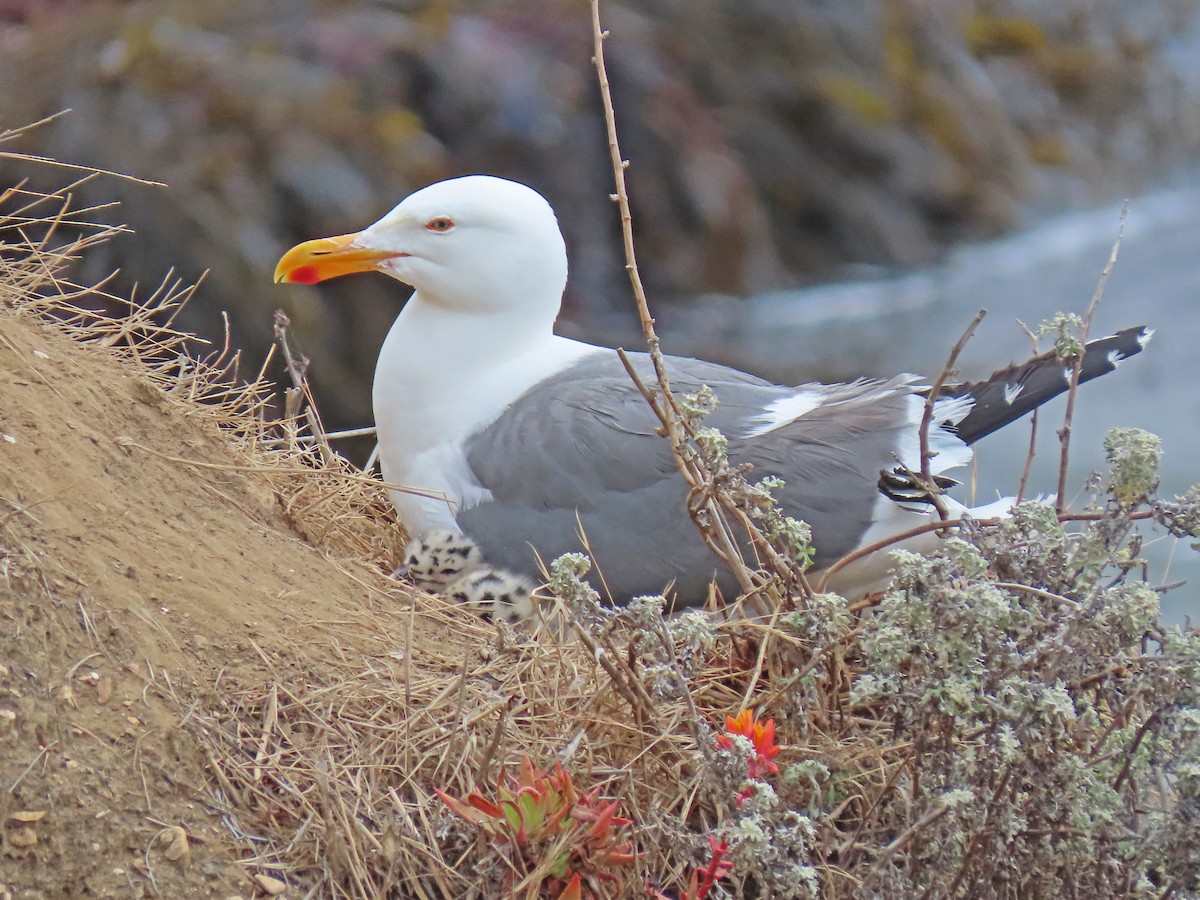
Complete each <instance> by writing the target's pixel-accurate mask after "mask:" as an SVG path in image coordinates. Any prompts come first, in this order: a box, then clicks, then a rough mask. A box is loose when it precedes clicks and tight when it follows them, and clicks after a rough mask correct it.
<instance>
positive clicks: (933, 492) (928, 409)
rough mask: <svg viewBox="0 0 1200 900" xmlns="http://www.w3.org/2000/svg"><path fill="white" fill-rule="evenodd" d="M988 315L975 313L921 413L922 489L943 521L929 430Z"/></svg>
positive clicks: (985, 312)
mask: <svg viewBox="0 0 1200 900" xmlns="http://www.w3.org/2000/svg"><path fill="white" fill-rule="evenodd" d="M986 315H987V310H986V309H981V310H979V312H977V313H975V318H973V319H972V320H971V324H970V325H968V326H967V329H966V331H964V332H963V333H962V337H960V338H959V339H958V340H957V341H956V342H955V344H954V346H953V347H951V348H950V356H949V357H948V358H947V359H946V364H945V365H944V366H942V371H941V372H939V373H938V377H937V378H935V379H934V380H933V384H932V385H931V386H930V388H929V394H928V395H927V396H926V397H925V409H924V411H923V412H922V413H921V430H920V432H919V435H920V446H921V464H920V465H921V487H922V488H923V489H924V490H926V491H927V492H928V493H929V500H930V502H931V503H932V504H933V508H934V509H936V510H937V513H938V518H940V519H941V520H942V521H945V520H946V519H947V518H949V514H948V513H947V512H946V504H945V503H943V502H942V498H941V497H940V496H939V495H940V493H941V488H939V487H938V486H937V484H936V483H935V482H934V480H933V473H932V472H931V470H930V462H931V460H932V459H933V457H934V454H933V452H932V451H930V449H929V428H930V426H931V425H932V424H933V408H934V406H935V405H936V403H937V398H938V394H940V393H941V392H942V388H943V387H945V386H946V380H947V379H948V378H949V377H950V376H951V374H953V372H954V365H955V363H957V362H958V355H959V354H960V353H962V351H963V347H965V346H967V341H969V340H970V339H971V335H973V334H974V333H975V329H976V328H978V327H979V323H980V322H982V321H983V318H984V316H986Z"/></svg>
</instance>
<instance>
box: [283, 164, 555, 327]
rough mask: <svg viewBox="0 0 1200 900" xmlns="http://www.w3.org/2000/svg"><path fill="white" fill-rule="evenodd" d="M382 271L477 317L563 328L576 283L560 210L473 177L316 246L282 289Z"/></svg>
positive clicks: (535, 196)
mask: <svg viewBox="0 0 1200 900" xmlns="http://www.w3.org/2000/svg"><path fill="white" fill-rule="evenodd" d="M365 271H378V272H383V273H385V274H387V275H391V276H392V277H393V278H396V279H397V280H399V281H402V282H404V283H405V284H409V285H412V287H413V288H414V289H415V290H416V296H417V297H419V298H420V300H421V301H423V302H425V303H429V304H432V305H435V306H438V307H440V308H443V309H445V310H449V311H457V312H463V313H469V314H484V315H486V314H489V313H498V314H505V315H513V314H518V315H519V314H523V313H528V314H530V315H531V316H533V317H535V318H538V319H543V320H544V319H546V318H547V317H548V318H549V321H551V322H552V321H553V319H554V317H555V316H556V315H557V314H558V308H559V305H560V303H561V301H562V293H563V288H564V287H565V286H566V281H567V253H566V248H565V246H564V244H563V239H562V233H561V232H560V231H559V227H558V220H557V219H556V218H555V216H554V210H552V209H551V208H550V204H549V203H547V202H546V200H545V198H543V197H542V195H541V194H539V193H538V192H537V191H535V190H533V189H532V188H528V187H526V186H525V185H523V184H518V183H517V182H515V181H507V180H505V179H503V178H494V177H492V176H489V175H468V176H466V177H464V178H454V179H451V180H449V181H440V182H438V183H436V184H431V185H430V186H429V187H426V188H423V189H421V190H419V191H417V192H416V193H415V194H412V195H410V196H409V197H407V198H406V199H405V200H404V201H402V202H401V203H400V205H398V206H397V207H396V208H395V209H393V210H392V211H391V212H389V213H388V214H387V215H385V216H384V217H383V218H382V219H380V220H379V221H378V222H376V223H375V224H374V225H371V226H369V227H368V228H365V229H364V230H362V231H360V232H357V233H355V234H345V235H340V236H338V237H332V238H320V239H318V240H315V241H307V242H305V243H303V244H300V245H299V246H297V247H293V248H292V249H291V250H289V251H288V252H287V253H286V254H285V255H284V256H283V258H282V259H281V260H280V261H279V265H278V267H277V268H276V269H275V280H276V281H277V282H296V283H302V284H315V283H316V282H318V281H325V280H326V279H329V278H336V277H337V276H339V275H346V274H349V273H352V272H365Z"/></svg>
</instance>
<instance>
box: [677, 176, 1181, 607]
mask: <svg viewBox="0 0 1200 900" xmlns="http://www.w3.org/2000/svg"><path fill="white" fill-rule="evenodd" d="M1119 227H1120V209H1119V207H1112V208H1108V209H1102V210H1098V211H1092V212H1086V213H1072V214H1069V215H1064V216H1062V217H1059V218H1057V219H1052V220H1049V221H1045V222H1043V223H1042V224H1040V225H1038V226H1036V227H1035V228H1033V229H1032V230H1030V231H1028V232H1026V233H1024V234H1020V235H1017V236H1014V237H1010V238H1006V239H1003V240H1000V241H996V242H993V243H990V244H984V245H977V246H973V247H968V248H964V249H961V250H959V251H956V252H955V253H954V254H952V255H951V256H950V257H949V258H948V260H947V261H946V262H944V263H943V264H941V265H938V266H936V267H934V268H931V269H926V270H921V271H916V272H910V273H906V274H902V275H896V276H893V277H886V278H872V279H869V280H862V281H854V282H844V283H839V284H830V285H824V286H821V287H816V288H811V289H807V290H799V291H788V292H779V293H773V294H769V295H762V296H758V297H754V298H750V299H748V300H733V299H728V298H713V299H711V300H708V301H705V302H704V303H702V304H701V306H700V307H699V309H697V308H691V309H689V310H688V311H687V314H686V317H684V316H682V315H681V316H679V317H678V318H677V319H676V318H673V317H671V316H663V317H662V325H663V334H664V339H665V341H666V346H667V347H668V349H669V350H670V352H672V353H677V354H685V355H696V356H702V357H706V358H709V359H716V360H719V361H722V362H726V363H729V364H732V365H737V366H738V367H740V368H744V369H748V370H750V371H754V372H757V373H760V374H763V375H765V376H767V377H770V378H773V379H776V380H779V381H783V382H785V383H796V382H800V381H811V380H816V379H820V380H846V379H852V378H855V377H859V376H864V375H865V376H881V377H882V376H890V375H893V374H895V373H897V372H901V371H908V372H914V373H918V374H922V375H926V376H928V377H930V378H932V377H933V376H934V375H936V374H937V372H938V371H939V370H940V369H941V367H942V364H943V363H944V361H945V357H946V354H947V353H948V352H949V348H950V346H951V345H952V344H953V343H954V341H955V340H957V338H958V337H959V335H960V334H961V333H962V331H963V329H964V328H965V327H966V325H967V324H968V323H969V321H970V319H971V316H972V315H973V314H974V313H975V311H976V310H977V309H979V308H981V307H983V308H986V309H987V310H988V317H987V319H986V320H985V321H984V323H983V325H982V326H981V327H980V328H979V330H978V331H977V332H976V335H975V337H974V339H973V340H972V341H971V343H970V344H968V346H967V348H966V350H965V351H964V353H963V355H962V357H961V358H960V362H959V365H958V371H959V374H960V376H961V377H964V378H977V377H980V376H982V375H986V374H988V373H989V372H991V371H992V370H994V369H996V368H999V367H1001V366H1003V365H1005V364H1007V363H1009V362H1011V361H1013V360H1019V359H1022V358H1024V357H1026V356H1028V355H1029V350H1030V346H1029V341H1028V338H1027V337H1026V336H1025V335H1024V334H1023V333H1022V332H1021V331H1020V329H1019V328H1018V327H1017V325H1016V324H1015V322H1014V320H1015V319H1020V320H1022V321H1024V322H1026V323H1027V324H1029V325H1030V326H1031V327H1034V328H1036V326H1037V324H1038V323H1039V322H1040V321H1042V320H1043V319H1047V318H1049V317H1050V316H1051V315H1053V314H1054V313H1055V312H1056V311H1058V310H1064V311H1075V312H1080V313H1082V312H1083V311H1084V310H1085V309H1086V308H1087V305H1088V302H1089V301H1090V299H1091V297H1092V295H1093V293H1094V292H1095V290H1096V286H1097V284H1098V282H1099V278H1100V273H1101V272H1102V271H1103V270H1104V267H1105V264H1106V263H1107V261H1108V258H1109V254H1110V252H1111V250H1112V246H1113V243H1114V241H1115V239H1116V237H1117V234H1118V229H1119ZM685 319H686V321H685ZM1130 325H1149V326H1150V327H1152V328H1154V329H1155V330H1156V333H1155V336H1154V339H1153V340H1152V341H1151V342H1150V344H1149V345H1148V347H1147V349H1146V351H1145V352H1143V353H1142V354H1141V355H1140V356H1138V357H1136V358H1134V359H1131V360H1129V361H1127V362H1126V363H1124V364H1123V365H1122V367H1121V369H1120V370H1119V371H1118V372H1114V373H1112V374H1110V375H1107V376H1105V377H1104V378H1103V379H1101V380H1099V381H1096V382H1092V383H1090V384H1088V385H1085V386H1084V387H1082V388H1081V389H1080V394H1079V398H1078V401H1077V403H1076V410H1075V427H1074V433H1073V436H1072V441H1071V466H1072V468H1071V480H1070V484H1071V485H1072V487H1073V489H1076V490H1078V489H1080V488H1081V486H1082V484H1083V482H1084V479H1085V477H1086V475H1087V473H1088V471H1089V470H1090V469H1098V470H1103V468H1104V454H1103V450H1102V448H1101V442H1102V441H1103V439H1104V435H1105V432H1106V431H1107V430H1108V429H1109V428H1111V427H1114V426H1122V427H1137V428H1144V429H1146V430H1148V431H1152V432H1154V433H1155V434H1157V435H1159V436H1160V437H1161V438H1162V440H1163V447H1164V450H1165V453H1164V457H1163V466H1162V485H1161V488H1160V493H1161V494H1162V495H1163V496H1171V495H1174V494H1178V493H1182V492H1183V491H1184V490H1186V489H1187V487H1188V486H1189V485H1191V484H1193V483H1196V482H1198V481H1200V187H1196V186H1192V185H1189V186H1186V187H1181V188H1176V189H1172V190H1164V191H1161V192H1158V193H1155V194H1150V195H1146V196H1143V197H1140V198H1138V199H1137V200H1135V201H1133V202H1132V203H1131V204H1130V208H1129V214H1128V218H1127V220H1126V223H1125V234H1124V239H1123V241H1122V243H1121V247H1120V254H1119V258H1118V262H1117V265H1116V267H1115V269H1114V270H1113V272H1112V274H1111V276H1110V277H1109V278H1108V280H1107V282H1106V284H1105V289H1104V297H1103V299H1102V300H1101V304H1100V307H1099V312H1098V313H1097V316H1096V320H1095V324H1094V325H1093V328H1092V336H1094V337H1099V336H1101V335H1104V334H1108V333H1110V332H1112V331H1115V330H1117V329H1119V328H1124V327H1127V326H1130ZM1043 344H1044V345H1047V346H1048V343H1047V342H1045V341H1044V342H1043ZM1063 409H1064V401H1063V400H1062V399H1059V400H1058V401H1055V402H1054V403H1051V404H1049V405H1047V406H1046V407H1044V408H1043V413H1042V414H1041V422H1042V424H1041V428H1040V434H1039V442H1038V455H1037V458H1036V460H1035V464H1034V469H1033V475H1032V478H1031V482H1030V488H1029V492H1030V493H1031V494H1037V493H1052V492H1053V491H1054V489H1055V486H1056V483H1057V471H1058V457H1059V448H1058V440H1057V437H1056V435H1055V433H1054V432H1055V429H1056V428H1057V427H1058V425H1059V424H1060V423H1061V421H1062V415H1063ZM1028 445H1029V428H1028V426H1027V425H1026V424H1025V423H1018V424H1014V425H1012V426H1009V427H1008V428H1006V429H1004V430H1003V431H1001V432H999V433H997V434H995V435H993V436H991V437H988V438H986V439H984V440H983V441H981V442H980V443H979V444H978V445H977V446H976V450H977V459H978V472H977V481H976V492H977V493H976V497H977V499H978V501H980V502H982V501H984V500H988V499H991V498H993V497H995V496H996V495H997V494H998V493H1000V492H1003V493H1006V494H1011V493H1013V492H1014V491H1015V488H1016V485H1017V484H1018V482H1019V479H1020V473H1021V469H1022V467H1023V465H1024V461H1025V455H1026V452H1027V450H1028ZM963 477H965V478H967V479H969V477H970V476H969V474H967V475H965V476H963ZM1153 538H1157V540H1154V541H1153V543H1150V541H1151V539H1153ZM1147 544H1148V546H1147V547H1146V550H1145V555H1146V556H1147V557H1148V558H1150V559H1151V562H1152V564H1153V568H1152V577H1154V578H1155V580H1156V581H1157V582H1159V583H1165V582H1172V581H1177V580H1179V579H1183V578H1186V579H1187V580H1188V584H1187V585H1185V586H1184V587H1182V588H1179V589H1176V590H1174V591H1172V592H1171V593H1170V594H1168V595H1167V596H1166V597H1165V598H1164V602H1163V607H1164V613H1165V615H1166V618H1167V619H1168V620H1169V621H1175V622H1179V621H1182V620H1183V619H1184V618H1185V617H1190V618H1191V619H1192V620H1193V621H1200V553H1197V552H1195V551H1193V550H1191V549H1190V547H1189V546H1188V543H1187V542H1181V541H1175V540H1174V539H1172V538H1169V537H1163V536H1162V534H1161V530H1160V531H1158V532H1156V533H1149V534H1147Z"/></svg>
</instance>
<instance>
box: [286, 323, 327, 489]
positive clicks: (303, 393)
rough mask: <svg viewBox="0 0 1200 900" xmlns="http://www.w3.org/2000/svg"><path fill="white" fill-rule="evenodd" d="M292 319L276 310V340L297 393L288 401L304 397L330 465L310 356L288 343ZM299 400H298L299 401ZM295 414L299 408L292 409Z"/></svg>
mask: <svg viewBox="0 0 1200 900" xmlns="http://www.w3.org/2000/svg"><path fill="white" fill-rule="evenodd" d="M291 324H292V321H291V319H289V318H288V317H287V314H286V313H285V312H284V311H283V310H281V309H277V310H275V340H276V341H277V342H278V344H279V349H280V350H282V351H283V359H284V362H285V363H286V364H287V371H288V375H289V376H290V377H291V379H292V385H293V386H294V389H295V391H296V392H297V393H296V395H289V397H288V402H289V404H290V403H291V402H292V396H297V397H303V398H304V399H305V400H306V401H307V402H306V403H305V409H304V416H305V418H306V419H307V420H308V427H309V430H310V431H311V432H312V435H313V438H314V439H315V440H316V442H317V448H318V449H319V450H320V452H321V461H322V462H323V463H325V464H326V465H328V464H329V463H330V462H332V460H333V448H332V447H331V446H330V445H329V441H328V439H327V438H326V437H325V428H324V427H323V426H322V425H321V419H320V417H319V416H318V415H317V408H316V406H315V405H314V404H313V402H312V393H311V391H310V390H309V387H308V357H306V356H299V357H298V356H296V355H295V354H293V353H292V348H291V347H290V346H289V345H288V328H290V327H291ZM297 402H298V401H297ZM290 412H291V414H292V415H293V416H294V415H295V414H296V413H298V412H299V410H294V411H290Z"/></svg>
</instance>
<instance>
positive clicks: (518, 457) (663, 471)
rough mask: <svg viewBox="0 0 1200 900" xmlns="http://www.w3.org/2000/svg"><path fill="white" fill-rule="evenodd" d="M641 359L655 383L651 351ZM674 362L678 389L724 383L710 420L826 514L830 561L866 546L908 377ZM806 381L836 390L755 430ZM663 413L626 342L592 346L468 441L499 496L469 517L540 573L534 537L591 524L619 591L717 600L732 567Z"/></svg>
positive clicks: (507, 554) (503, 551)
mask: <svg viewBox="0 0 1200 900" xmlns="http://www.w3.org/2000/svg"><path fill="white" fill-rule="evenodd" d="M631 359H632V361H633V363H634V365H635V368H637V369H638V371H639V375H640V376H641V377H642V378H643V379H644V380H646V381H647V382H648V383H649V382H652V381H653V372H652V368H651V366H650V362H649V359H648V357H646V355H645V354H631ZM668 368H669V370H670V371H671V374H672V387H673V388H675V389H676V391H677V392H679V393H686V392H689V391H694V390H696V389H698V388H699V387H700V386H701V385H707V386H708V387H710V388H711V389H712V390H713V391H714V392H715V393H716V395H717V398H718V400H719V405H718V406H717V409H716V410H715V411H714V412H713V413H712V414H711V415H710V416H708V417H707V418H706V420H705V423H706V424H708V425H711V426H713V427H715V428H718V429H720V430H721V431H722V432H723V433H724V434H725V435H726V436H727V437H728V438H729V439H730V455H731V457H732V458H733V459H734V460H735V461H736V462H749V463H752V464H753V465H754V470H753V471H752V473H751V476H750V477H751V478H752V479H755V480H757V479H759V478H762V477H765V476H767V475H775V476H777V477H779V478H782V479H783V480H784V482H785V486H784V487H783V488H781V489H780V490H778V491H777V492H776V496H777V498H778V499H779V500H780V501H781V503H782V505H783V506H784V508H785V510H786V511H787V512H788V513H789V514H791V515H794V516H796V517H798V518H802V519H804V520H805V521H807V522H809V524H811V525H812V526H813V530H814V536H815V538H814V544H815V548H816V550H817V555H818V560H817V562H818V565H822V564H828V563H829V562H831V561H832V560H834V559H837V558H838V557H840V556H841V555H843V554H844V553H846V552H848V551H849V550H852V549H853V548H854V547H855V546H857V544H858V542H859V539H860V538H861V537H862V535H863V533H864V532H865V531H866V529H867V528H868V527H869V526H870V524H871V521H872V518H873V512H874V510H875V507H876V503H877V498H878V497H879V493H878V481H879V472H880V470H881V469H885V468H887V469H890V468H891V467H892V466H894V465H895V458H894V448H895V447H896V446H897V442H896V441H897V436H898V433H899V431H900V430H901V429H902V428H904V427H905V426H906V422H907V418H908V412H907V404H908V402H909V401H908V400H907V395H908V394H909V393H910V389H909V388H908V385H907V382H906V381H903V380H896V381H893V382H889V383H887V384H877V383H866V382H860V383H857V384H853V385H841V386H837V387H832V388H826V387H820V386H810V387H805V388H801V389H794V388H786V387H780V386H777V385H773V384H771V383H769V382H767V381H763V380H762V379H759V378H755V377H754V376H751V375H747V374H745V373H743V372H739V371H737V370H735V369H729V368H726V367H724V366H718V365H715V364H713V363H706V362H701V361H698V360H691V359H683V358H678V357H669V358H668ZM798 390H804V391H809V392H812V391H821V392H822V394H823V396H822V402H821V403H820V404H819V405H818V406H817V407H816V408H815V409H813V410H811V411H810V412H807V413H805V414H804V415H802V416H800V417H799V418H797V419H796V420H795V421H793V422H791V423H788V424H785V425H783V426H781V427H778V428H775V429H772V430H770V431H767V432H765V433H762V434H758V435H757V436H754V437H747V436H746V435H747V433H748V432H751V431H753V430H754V426H755V424H756V422H758V421H760V417H761V416H762V414H763V412H764V409H765V408H766V407H768V406H769V405H770V404H771V403H773V402H775V401H778V400H782V399H785V398H788V397H791V396H794V395H795V394H796V393H797V391H798ZM657 425H658V420H657V419H656V418H655V416H654V414H653V412H652V411H651V410H650V408H649V407H648V405H647V404H646V402H645V400H644V399H643V398H642V396H641V395H640V394H639V393H638V391H637V388H636V387H635V386H634V384H633V383H632V381H631V380H630V378H629V375H628V374H627V373H626V372H625V369H624V366H623V365H622V364H621V362H620V360H619V358H618V357H617V355H616V353H607V352H605V353H601V354H596V355H595V356H593V357H589V358H588V359H586V360H584V361H583V362H581V363H579V364H577V365H575V366H573V367H571V368H569V369H567V370H565V371H564V372H561V373H559V374H558V375H556V376H554V377H552V378H550V379H547V380H546V381H545V382H542V383H541V384H539V385H537V386H536V387H534V388H532V389H530V390H529V391H527V392H526V393H525V394H524V395H522V396H521V397H520V398H518V399H517V401H516V402H515V403H514V404H513V405H512V406H511V407H509V408H508V410H506V411H505V413H504V414H503V415H502V416H501V417H500V418H499V419H498V420H497V421H496V422H495V423H493V424H492V425H490V426H489V427H488V428H486V429H484V430H483V431H482V432H480V433H479V434H478V435H476V436H474V437H473V438H472V439H470V440H469V441H468V445H467V462H468V465H469V466H470V468H471V470H472V472H473V473H474V475H475V477H476V478H477V479H478V481H479V483H480V484H482V485H483V486H484V487H486V488H487V489H488V490H489V491H490V492H491V495H492V499H491V500H490V501H489V502H487V503H483V504H480V505H478V506H475V507H473V508H471V509H468V510H465V511H463V512H461V513H460V514H459V515H458V522H459V525H460V526H461V527H462V528H463V530H464V531H465V532H466V533H467V534H468V535H469V536H470V537H471V538H472V539H473V540H475V541H476V542H477V543H478V544H479V546H480V549H481V550H482V551H483V554H484V557H485V558H486V559H487V561H488V562H489V563H491V564H492V565H497V566H503V567H506V568H510V569H513V570H514V571H519V572H527V573H529V574H531V575H535V576H536V573H537V570H536V563H535V560H536V557H535V555H534V551H533V549H531V548H536V550H537V553H538V554H539V555H540V557H541V558H542V559H543V560H545V561H546V562H547V563H548V562H549V561H550V560H552V559H554V558H555V557H556V556H559V555H561V554H562V553H567V552H571V551H577V550H580V549H582V544H581V542H580V539H579V536H578V532H579V530H580V526H581V525H582V528H583V531H584V533H585V534H586V538H587V542H588V545H589V546H590V550H591V552H592V557H593V559H594V560H595V562H596V564H597V566H598V568H599V569H600V571H601V573H602V575H603V579H604V584H605V585H606V586H607V588H608V590H609V591H610V592H611V595H612V597H613V599H614V600H615V601H617V602H625V601H627V600H628V599H629V598H630V597H633V596H637V595H639V594H653V593H658V592H660V591H661V590H662V589H663V588H664V587H665V586H666V584H667V582H668V581H670V580H672V579H673V580H674V581H675V590H676V594H677V598H678V602H679V604H680V605H695V604H699V603H703V602H704V600H705V598H706V596H707V586H708V584H709V582H711V581H712V580H713V579H714V578H716V580H717V581H718V584H720V585H721V587H722V589H723V590H725V591H726V592H727V594H728V593H729V592H731V591H733V590H734V588H735V585H734V583H733V581H732V576H731V574H730V573H728V572H726V571H723V568H722V567H721V566H720V564H719V562H718V560H717V559H716V557H715V556H714V555H713V554H712V553H711V551H709V550H708V548H707V547H706V546H705V545H704V543H703V541H702V540H701V538H700V536H699V534H698V532H697V531H696V527H695V525H694V524H693V523H692V521H691V519H690V518H689V517H688V515H687V513H686V510H685V506H684V504H685V501H686V497H687V488H686V485H685V483H684V481H683V478H682V477H681V476H680V475H679V474H678V472H677V471H676V468H675V463H674V460H673V459H672V456H671V450H670V445H669V443H668V442H667V441H666V440H665V439H663V438H662V437H659V436H658V435H657V434H656V433H655V429H656V427H657ZM909 427H911V426H909ZM597 586H598V587H600V584H599V582H597Z"/></svg>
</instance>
